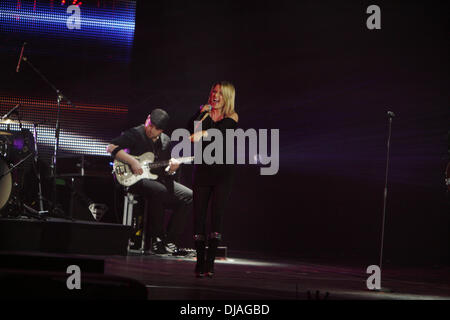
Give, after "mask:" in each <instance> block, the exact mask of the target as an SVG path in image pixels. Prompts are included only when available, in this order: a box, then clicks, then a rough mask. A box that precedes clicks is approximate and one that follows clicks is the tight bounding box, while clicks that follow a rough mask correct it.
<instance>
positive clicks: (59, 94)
mask: <svg viewBox="0 0 450 320" xmlns="http://www.w3.org/2000/svg"><path fill="white" fill-rule="evenodd" d="M22 60H23V61H25V62H26V63H27V64H28V65H29V66H30V67H31V69H33V71H34V72H36V73H37V74H38V75H39V76H40V77H41V79H42V80H44V82H45V83H47V84H48V85H49V86H50V87H51V88H52V89H53V91H55V93H56V106H57V112H56V126H55V149H54V151H53V159H52V162H51V169H52V175H53V199H52V200H53V201H52V203H51V209H50V211H51V212H52V213H54V214H56V211H59V212H62V213H63V215H64V216H65V214H64V212H63V211H62V210H61V209H60V208H57V207H56V201H57V196H56V172H57V170H56V169H57V161H56V157H57V155H58V149H59V134H60V129H61V128H60V124H59V116H60V113H61V102H62V101H64V100H65V101H66V102H67V103H68V104H69V105H72V103H71V102H70V100H69V99H68V98H67V97H66V96H65V95H64V94H63V93H62V92H61V90H59V89H58V88H56V87H55V86H54V85H53V84H52V83H51V82H50V81H49V80H48V79H47V78H46V77H45V76H44V75H43V74H42V73H41V72H40V71H39V70H38V69H37V68H36V67H35V66H33V64H32V63H31V62H30V61H29V59H28V58H27V57H25V56H23V57H22ZM66 218H67V217H66Z"/></svg>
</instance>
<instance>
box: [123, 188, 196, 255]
mask: <svg viewBox="0 0 450 320" xmlns="http://www.w3.org/2000/svg"><path fill="white" fill-rule="evenodd" d="M130 191H131V192H133V193H138V194H140V195H142V196H144V197H146V198H147V199H148V201H149V203H148V205H149V206H148V212H147V215H148V218H147V226H146V229H147V236H146V241H145V242H146V243H145V246H146V247H147V248H148V245H149V244H150V238H156V237H159V238H161V239H165V241H166V242H173V243H175V244H177V240H178V238H179V236H180V235H181V234H182V233H183V231H184V227H185V225H186V221H187V220H186V219H187V216H188V214H189V212H190V206H191V204H192V190H191V189H189V188H187V187H185V186H183V185H182V184H180V183H178V182H176V181H171V180H169V181H167V182H164V183H161V182H160V181H158V180H150V179H142V180H141V181H139V182H138V183H136V184H135V185H134V186H132V187H131V188H130ZM165 208H170V209H172V210H173V212H172V215H171V217H170V220H169V222H168V225H167V231H166V228H165V225H164V221H165V219H164V209H165Z"/></svg>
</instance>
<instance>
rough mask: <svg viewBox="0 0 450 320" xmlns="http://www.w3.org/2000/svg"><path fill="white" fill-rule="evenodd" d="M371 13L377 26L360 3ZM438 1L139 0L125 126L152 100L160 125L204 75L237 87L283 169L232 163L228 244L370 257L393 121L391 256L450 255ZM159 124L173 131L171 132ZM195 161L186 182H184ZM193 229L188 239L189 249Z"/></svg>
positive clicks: (246, 115)
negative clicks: (271, 135)
mask: <svg viewBox="0 0 450 320" xmlns="http://www.w3.org/2000/svg"><path fill="white" fill-rule="evenodd" d="M371 4H377V5H379V6H380V7H381V26H382V29H381V30H368V29H367V28H366V19H367V17H368V16H369V15H368V14H366V9H367V7H368V6H369V5H371ZM446 9H448V8H447V7H446V6H445V5H444V2H442V3H440V2H432V3H429V2H427V3H425V2H424V3H407V2H395V3H394V4H392V3H386V2H379V1H378V2H376V3H372V2H368V1H352V2H350V1H346V2H344V3H343V2H337V1H285V0H284V1H283V0H282V1H227V0H224V1H166V0H164V1H162V0H161V1H140V2H138V5H137V17H136V19H137V20H136V33H135V43H134V49H133V54H132V63H131V87H132V91H131V93H132V96H131V101H130V115H129V116H130V121H131V123H130V125H135V124H138V123H141V122H143V121H144V119H145V116H146V115H147V113H149V111H150V110H151V109H152V108H154V107H156V106H160V107H163V108H165V109H166V110H167V111H168V112H169V113H170V115H171V117H172V121H171V130H172V129H175V128H177V127H180V126H184V125H185V122H186V119H187V117H188V115H190V114H192V113H193V112H194V111H195V110H196V108H198V106H200V105H201V104H203V103H205V102H206V100H207V96H208V93H209V89H210V87H211V85H212V83H213V82H214V81H216V80H229V81H231V82H233V83H234V85H235V86H236V110H237V112H238V114H239V118H240V121H239V125H240V127H241V128H243V129H248V128H256V129H258V128H268V129H271V128H273V129H280V170H279V172H278V174H277V175H275V176H261V175H259V168H257V167H255V166H250V165H247V166H243V165H241V166H238V168H237V175H236V176H237V179H236V181H235V184H234V190H233V193H232V198H231V201H230V203H229V210H228V211H227V213H226V216H225V218H224V230H223V234H224V238H223V239H224V241H223V242H224V244H225V245H227V246H228V247H229V249H231V250H252V251H257V252H260V253H265V254H278V255H284V254H285V255H287V256H300V257H306V256H308V257H312V258H324V259H330V258H336V259H346V260H348V261H350V260H353V259H358V260H361V259H365V260H367V261H368V262H372V263H378V259H379V248H380V236H381V224H382V223H381V221H382V208H383V189H384V177H385V167H386V141H387V135H388V118H387V115H386V112H387V111H388V110H391V111H393V112H394V113H395V114H396V117H395V118H394V119H393V124H392V141H391V163H390V172H389V193H388V202H387V211H386V229H385V253H384V254H385V258H386V261H387V263H389V262H391V263H407V264H442V263H447V262H448V254H449V241H450V238H449V212H450V210H449V205H448V198H447V194H446V187H445V184H444V173H445V166H446V164H447V162H448V140H447V132H448V130H449V123H450V122H449V120H450V113H449V103H448V102H449V99H448V92H449V90H448V89H449V87H448V85H449V77H448V71H449V64H448V56H449V52H448V31H449V30H448V17H447V12H448V10H446ZM171 130H169V133H170V131H171ZM190 174H191V167H189V166H184V167H183V174H182V181H183V182H184V183H186V184H188V185H190ZM190 237H191V229H189V230H187V232H186V235H185V240H186V243H187V244H190V243H191V242H190V241H191V240H190V239H191V238H190Z"/></svg>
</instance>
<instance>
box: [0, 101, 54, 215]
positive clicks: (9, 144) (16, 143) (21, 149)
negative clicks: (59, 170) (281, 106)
mask: <svg viewBox="0 0 450 320" xmlns="http://www.w3.org/2000/svg"><path fill="white" fill-rule="evenodd" d="M17 107H18V106H16V107H15V108H17ZM23 124H28V125H32V126H33V128H34V130H33V131H34V132H33V134H32V133H31V132H30V130H29V129H23V128H22V125H23ZM5 125H6V128H7V129H6V130H0V215H1V216H3V217H5V216H6V217H16V216H18V215H25V216H32V217H35V218H40V219H41V218H43V215H42V214H43V213H47V212H48V211H44V209H43V197H42V185H41V179H40V173H39V170H38V163H37V162H38V149H37V130H36V127H37V125H36V124H35V123H33V122H29V121H20V120H14V119H11V118H10V117H9V113H8V115H5V116H4V117H2V118H1V119H0V127H4V126H5ZM11 125H16V126H17V125H18V127H19V130H18V131H17V130H10V126H11ZM30 173H31V174H32V175H33V176H34V178H35V179H31V180H30V179H29V174H30ZM32 181H33V182H37V185H38V186H37V187H38V189H37V192H38V195H37V198H36V197H33V196H32V195H29V194H27V191H28V192H30V188H29V187H30V185H31V184H32ZM24 198H33V199H38V205H39V210H36V209H34V208H33V207H32V206H33V203H29V204H26V203H25V201H24Z"/></svg>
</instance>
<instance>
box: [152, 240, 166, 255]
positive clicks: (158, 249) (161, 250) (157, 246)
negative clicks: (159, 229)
mask: <svg viewBox="0 0 450 320" xmlns="http://www.w3.org/2000/svg"><path fill="white" fill-rule="evenodd" d="M151 251H152V253H153V254H167V253H168V252H167V250H166V246H165V245H164V242H163V241H162V240H161V239H160V238H156V239H152V250H151Z"/></svg>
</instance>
